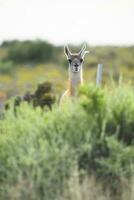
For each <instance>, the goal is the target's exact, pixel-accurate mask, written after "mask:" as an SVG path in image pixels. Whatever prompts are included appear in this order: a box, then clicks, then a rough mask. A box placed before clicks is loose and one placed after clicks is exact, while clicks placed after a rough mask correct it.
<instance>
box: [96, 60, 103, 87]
mask: <svg viewBox="0 0 134 200" xmlns="http://www.w3.org/2000/svg"><path fill="white" fill-rule="evenodd" d="M102 69H103V64H98V67H97V76H96V85H97V86H99V85H100V84H101V81H102Z"/></svg>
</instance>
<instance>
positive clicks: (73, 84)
mask: <svg viewBox="0 0 134 200" xmlns="http://www.w3.org/2000/svg"><path fill="white" fill-rule="evenodd" d="M82 84H83V71H82V66H81V70H80V71H79V72H76V73H74V72H72V71H71V70H70V67H69V95H70V96H77V89H78V87H79V85H82Z"/></svg>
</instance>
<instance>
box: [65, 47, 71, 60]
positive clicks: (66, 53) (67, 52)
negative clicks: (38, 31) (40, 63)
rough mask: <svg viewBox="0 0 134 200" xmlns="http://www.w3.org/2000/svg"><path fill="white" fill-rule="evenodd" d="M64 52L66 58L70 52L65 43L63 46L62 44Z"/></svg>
mask: <svg viewBox="0 0 134 200" xmlns="http://www.w3.org/2000/svg"><path fill="white" fill-rule="evenodd" d="M64 53H65V55H66V56H67V58H68V57H70V56H71V52H70V50H69V47H68V45H65V46H64Z"/></svg>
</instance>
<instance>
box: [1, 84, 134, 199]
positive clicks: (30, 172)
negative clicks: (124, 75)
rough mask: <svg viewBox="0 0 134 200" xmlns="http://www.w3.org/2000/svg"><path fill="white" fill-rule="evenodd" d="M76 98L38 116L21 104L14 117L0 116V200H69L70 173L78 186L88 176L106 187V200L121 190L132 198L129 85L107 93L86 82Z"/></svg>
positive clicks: (132, 98)
mask: <svg viewBox="0 0 134 200" xmlns="http://www.w3.org/2000/svg"><path fill="white" fill-rule="evenodd" d="M79 95H80V98H79V99H76V100H75V99H74V100H73V101H72V102H68V103H66V104H65V105H64V107H62V108H60V107H58V106H57V105H54V106H53V109H52V110H48V111H45V112H42V109H41V108H40V107H36V108H35V109H33V107H32V105H29V104H27V103H26V102H24V103H22V104H21V106H20V107H18V108H17V116H16V115H14V112H13V107H11V108H10V109H9V110H8V111H7V112H6V113H5V118H4V119H3V120H1V121H0V123H1V124H0V125H1V127H6V130H5V132H3V134H1V135H0V162H1V163H0V196H1V199H2V200H3V199H11V200H12V199H26V200H27V199H29V200H30V199H31V200H34V199H41V200H42V199H45V200H47V199H49V200H50V199H52V200H53V199H66V198H67V199H71V198H72V197H71V196H70V192H69V184H70V181H71V178H72V176H74V173H75V172H77V176H76V175H75V176H74V179H79V181H78V182H77V184H79V187H82V185H83V183H84V181H85V179H86V177H90V176H92V175H94V176H95V177H96V179H97V182H101V185H102V189H103V190H104V188H105V189H106V190H107V189H109V191H110V194H109V199H112V198H113V199H114V200H115V199H120V200H122V199H123V194H124V193H125V192H126V191H128V193H127V195H129V196H127V197H128V199H130V200H131V199H133V196H132V190H131V187H132V186H131V181H132V179H133V173H134V148H133V144H134V138H133V134H132V133H133V132H134V127H133V116H134V93H133V87H131V86H127V87H126V86H123V85H119V86H118V87H114V86H113V88H111V91H109V88H104V89H101V88H96V87H95V86H94V85H92V84H90V85H85V86H83V87H81V88H80V92H79ZM121 100H122V101H121ZM119 102H120V104H119ZM122 112H123V121H124V127H123V128H122V118H121V119H120V116H121V117H122ZM75 174H76V173H75ZM89 180H90V178H89ZM125 182H126V184H125V185H124V183H125ZM107 183H108V184H107ZM75 184H76V182H75ZM75 184H74V185H73V187H75ZM87 188H88V186H87ZM124 188H125V190H124ZM89 189H90V188H89ZM87 191H88V189H87ZM85 192H86V191H85ZM81 195H82V194H81ZM83 195H85V194H83ZM90 195H92V192H91V194H90ZM67 196H68V197H67ZM103 196H104V198H105V197H106V196H105V195H103ZM112 196H113V197H112ZM79 198H80V197H79ZM83 198H84V196H81V199H83ZM85 199H86V198H85ZM92 199H94V198H92Z"/></svg>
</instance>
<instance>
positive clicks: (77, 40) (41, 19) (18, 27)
mask: <svg viewBox="0 0 134 200" xmlns="http://www.w3.org/2000/svg"><path fill="white" fill-rule="evenodd" d="M133 19H134V1H133V0H94V1H91V0H83V1H77V0H67V1H66V0H55V1H53V0H38V1H36V0H0V102H1V104H0V106H2V105H3V102H4V101H5V100H6V99H7V98H10V97H12V96H15V95H23V94H24V93H25V92H26V91H34V90H35V88H36V86H37V84H38V83H41V82H43V81H51V82H52V83H53V86H54V89H55V92H56V93H57V94H58V95H59V96H60V95H61V94H62V92H64V90H65V89H66V86H67V79H68V63H67V61H66V57H65V55H64V44H66V43H68V44H69V46H70V49H71V50H72V52H78V51H79V50H80V48H81V45H82V44H83V43H84V42H86V43H87V49H88V50H90V54H89V55H87V56H86V57H85V62H84V79H85V82H89V81H90V82H91V81H93V82H95V79H96V69H97V64H98V63H103V64H104V72H103V84H104V85H105V84H110V83H111V79H112V80H114V81H115V82H118V80H119V77H120V76H122V77H123V81H124V82H126V83H127V82H132V83H133V82H134V58H133V57H134V26H133Z"/></svg>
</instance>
